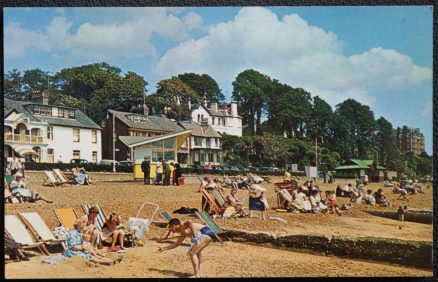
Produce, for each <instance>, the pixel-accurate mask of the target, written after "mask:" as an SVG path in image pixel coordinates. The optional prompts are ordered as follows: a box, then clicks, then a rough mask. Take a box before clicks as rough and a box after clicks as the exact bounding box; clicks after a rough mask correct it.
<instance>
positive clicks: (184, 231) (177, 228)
mask: <svg viewBox="0 0 438 282" xmlns="http://www.w3.org/2000/svg"><path fill="white" fill-rule="evenodd" d="M169 229H170V231H172V232H173V233H180V234H181V236H180V237H179V238H178V240H177V241H176V242H175V243H173V244H170V245H168V246H166V247H164V248H162V247H158V252H159V253H162V252H164V251H167V250H171V249H174V248H176V247H178V246H180V245H181V244H182V242H183V241H184V239H185V238H186V237H187V236H190V242H191V243H190V248H189V251H188V253H187V254H188V255H189V256H190V260H191V261H192V265H193V270H194V272H195V274H194V275H193V276H191V278H192V277H196V278H199V277H201V263H202V250H204V249H205V248H206V247H207V246H208V245H209V244H210V242H211V240H212V239H213V236H214V233H213V231H212V230H211V229H210V228H209V227H208V226H206V225H202V224H200V223H194V222H191V221H185V222H184V223H181V221H180V220H179V219H177V218H172V219H171V220H170V221H169Z"/></svg>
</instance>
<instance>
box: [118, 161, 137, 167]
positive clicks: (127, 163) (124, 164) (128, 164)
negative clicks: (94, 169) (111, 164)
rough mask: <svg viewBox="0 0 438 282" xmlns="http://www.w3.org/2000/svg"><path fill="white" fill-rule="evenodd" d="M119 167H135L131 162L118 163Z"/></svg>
mask: <svg viewBox="0 0 438 282" xmlns="http://www.w3.org/2000/svg"><path fill="white" fill-rule="evenodd" d="M116 165H118V166H133V163H132V162H131V161H120V162H118V163H116Z"/></svg>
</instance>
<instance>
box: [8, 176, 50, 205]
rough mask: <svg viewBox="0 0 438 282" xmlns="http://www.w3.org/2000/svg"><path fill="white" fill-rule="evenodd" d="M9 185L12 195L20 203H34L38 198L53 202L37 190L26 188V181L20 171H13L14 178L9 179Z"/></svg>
mask: <svg viewBox="0 0 438 282" xmlns="http://www.w3.org/2000/svg"><path fill="white" fill-rule="evenodd" d="M9 187H10V189H11V193H12V195H13V196H15V197H16V198H17V199H18V201H19V202H20V203H25V202H26V203H34V202H36V201H40V200H42V201H44V202H46V203H53V201H52V200H48V199H46V198H44V197H43V196H42V195H41V194H40V193H39V192H38V191H35V190H31V189H28V188H27V182H26V180H25V179H24V178H23V174H22V173H21V172H17V173H15V175H14V180H12V181H11V184H10V186H9Z"/></svg>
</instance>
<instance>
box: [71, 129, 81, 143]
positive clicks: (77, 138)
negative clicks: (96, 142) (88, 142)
mask: <svg viewBox="0 0 438 282" xmlns="http://www.w3.org/2000/svg"><path fill="white" fill-rule="evenodd" d="M80 134H81V132H80V130H79V128H73V142H79V141H80V140H81V139H80Z"/></svg>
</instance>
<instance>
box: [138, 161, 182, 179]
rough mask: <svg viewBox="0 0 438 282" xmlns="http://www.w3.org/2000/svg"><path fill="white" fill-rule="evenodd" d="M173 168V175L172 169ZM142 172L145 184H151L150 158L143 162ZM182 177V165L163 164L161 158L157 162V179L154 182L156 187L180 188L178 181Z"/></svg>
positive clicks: (175, 163)
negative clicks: (171, 186)
mask: <svg viewBox="0 0 438 282" xmlns="http://www.w3.org/2000/svg"><path fill="white" fill-rule="evenodd" d="M171 166H172V167H173V174H172V169H171ZM141 170H142V172H143V175H144V184H146V185H150V184H151V177H150V174H151V161H150V157H148V156H145V157H144V160H143V162H142V163H141ZM181 177H182V170H181V165H180V164H179V163H177V162H171V163H170V164H169V163H167V162H165V161H164V162H163V159H162V158H159V159H158V160H157V162H156V170H155V179H154V181H153V184H154V185H163V186H170V185H176V186H179V181H178V179H179V178H181Z"/></svg>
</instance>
